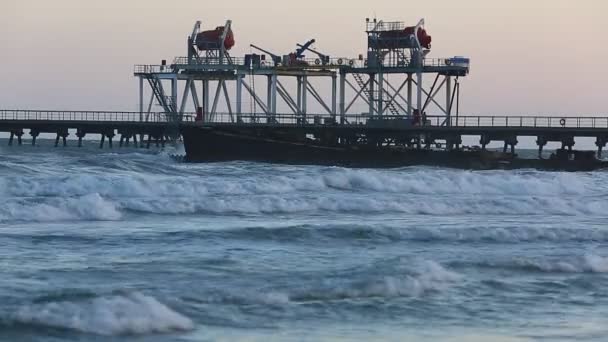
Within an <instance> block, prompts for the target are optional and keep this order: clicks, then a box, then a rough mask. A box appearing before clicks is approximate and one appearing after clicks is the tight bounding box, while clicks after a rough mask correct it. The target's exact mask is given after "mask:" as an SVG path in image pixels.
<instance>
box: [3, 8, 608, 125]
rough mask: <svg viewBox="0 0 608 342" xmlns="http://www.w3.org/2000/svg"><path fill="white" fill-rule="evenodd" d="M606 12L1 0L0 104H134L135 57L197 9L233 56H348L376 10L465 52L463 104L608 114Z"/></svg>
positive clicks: (159, 49)
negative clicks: (301, 47) (230, 33)
mask: <svg viewBox="0 0 608 342" xmlns="http://www.w3.org/2000/svg"><path fill="white" fill-rule="evenodd" d="M606 13H608V1H606V0H578V1H574V0H569V1H568V0H526V1H524V0H509V1H494V0H458V1H454V0H450V1H447V0H424V1H404V0H400V1H396V0H375V1H359V0H351V1H346V0H331V1H330V0H324V1H321V0H306V1H284V0H281V1H279V0H265V1H250V0H233V1H203V0H197V1H192V0H175V1H166V0H163V1H156V0H103V1H100V0H97V1H92V0H53V1H48V0H37V1H36V0H0V52H1V53H0V61H1V62H2V65H1V66H0V80H1V82H0V109H16V108H18V109H62V110H63V109H65V110H68V109H69V110H133V111H135V110H138V108H139V107H138V96H137V89H138V82H137V80H136V79H135V78H134V77H133V65H135V64H158V63H159V62H160V60H161V59H167V60H172V59H173V57H174V56H183V55H185V53H186V49H185V45H186V44H185V43H186V38H187V35H188V34H189V33H190V32H191V31H192V27H193V24H194V22H195V21H196V20H202V21H203V26H204V27H205V28H213V27H215V26H218V25H222V24H223V23H224V21H225V20H226V19H231V20H233V29H234V32H235V36H236V40H237V43H236V46H235V48H234V49H233V50H232V51H231V54H232V55H233V56H240V55H243V54H245V53H249V52H250V48H249V44H250V43H254V44H259V45H261V46H264V47H266V48H267V49H269V50H272V51H279V52H282V53H287V52H289V51H291V50H293V49H294V48H295V44H296V43H301V42H304V41H306V40H308V39H311V38H316V40H317V42H318V43H317V44H316V48H317V49H319V50H321V51H323V52H325V53H327V54H330V55H333V56H353V57H354V56H357V55H358V54H359V53H363V52H364V51H365V48H366V47H365V43H366V41H365V35H364V32H363V31H364V28H365V18H366V17H370V18H373V17H377V18H378V19H383V20H385V21H405V22H407V23H411V24H412V25H415V24H416V22H417V21H418V20H419V19H420V18H425V20H426V28H427V31H428V32H429V34H431V35H432V36H433V49H432V52H431V55H430V56H431V57H449V56H468V57H470V58H471V61H472V65H471V73H470V75H469V76H468V77H467V78H466V79H464V80H463V81H462V85H461V96H462V102H461V113H465V112H466V113H469V114H479V115H501V114H513V115H518V114H526V115H535V114H554V115H572V116H575V115H592V114H593V115H597V114H598V113H599V114H601V113H603V114H606V115H608V84H607V82H608V44H606V43H607V42H608V21H607V20H605V15H606Z"/></svg>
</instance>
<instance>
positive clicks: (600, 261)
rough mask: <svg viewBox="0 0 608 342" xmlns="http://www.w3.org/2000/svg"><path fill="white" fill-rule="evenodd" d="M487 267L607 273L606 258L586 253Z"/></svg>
mask: <svg viewBox="0 0 608 342" xmlns="http://www.w3.org/2000/svg"><path fill="white" fill-rule="evenodd" d="M481 264H482V265H485V266H489V267H506V268H519V269H523V270H532V271H539V272H547V273H608V257H603V256H601V255H597V254H594V253H587V254H585V255H584V256H582V257H577V258H571V259H568V260H560V259H554V258H550V259H547V258H517V259H514V260H512V261H504V262H486V263H481Z"/></svg>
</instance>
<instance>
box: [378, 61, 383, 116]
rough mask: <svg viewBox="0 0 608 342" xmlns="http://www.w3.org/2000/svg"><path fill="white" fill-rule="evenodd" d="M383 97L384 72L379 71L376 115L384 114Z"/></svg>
mask: <svg viewBox="0 0 608 342" xmlns="http://www.w3.org/2000/svg"><path fill="white" fill-rule="evenodd" d="M383 99H384V74H383V73H382V72H380V73H379V74H378V109H377V111H378V117H380V118H381V117H382V114H384V113H383V112H384V105H383V104H382V102H384V101H383Z"/></svg>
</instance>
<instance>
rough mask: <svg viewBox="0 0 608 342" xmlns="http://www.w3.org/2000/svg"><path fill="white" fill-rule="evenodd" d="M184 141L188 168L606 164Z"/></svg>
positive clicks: (205, 135) (237, 140) (198, 135)
mask: <svg viewBox="0 0 608 342" xmlns="http://www.w3.org/2000/svg"><path fill="white" fill-rule="evenodd" d="M182 136H183V139H184V147H185V150H186V158H185V160H186V161H187V162H219V161H236V160H243V161H257V162H268V163H280V164H300V165H331V166H347V167H370V168H390V167H402V166H415V165H426V166H439V167H450V168H459V169H474V170H491V169H521V168H535V169H541V170H564V171H592V170H597V169H600V168H608V162H601V161H598V160H596V159H593V160H552V159H521V158H516V157H514V156H513V155H511V154H508V153H499V152H491V151H482V150H467V151H464V150H452V151H446V150H427V149H405V148H403V149H398V148H392V147H390V148H389V147H376V146H369V145H353V146H323V145H319V144H317V143H314V142H312V141H289V140H286V139H277V138H269V137H266V136H256V135H248V134H243V133H239V132H232V131H230V130H224V129H218V128H215V127H213V128H212V127H204V126H198V127H197V126H191V127H186V128H184V129H182Z"/></svg>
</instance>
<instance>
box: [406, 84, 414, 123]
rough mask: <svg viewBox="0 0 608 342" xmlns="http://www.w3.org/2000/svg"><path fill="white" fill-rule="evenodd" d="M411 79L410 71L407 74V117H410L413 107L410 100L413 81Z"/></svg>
mask: <svg viewBox="0 0 608 342" xmlns="http://www.w3.org/2000/svg"><path fill="white" fill-rule="evenodd" d="M413 81H414V79H413V78H412V73H408V74H407V116H408V117H409V118H411V117H412V107H413V106H412V104H413V103H414V102H413V101H412V88H413V87H412V85H413V83H414V82H413Z"/></svg>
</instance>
